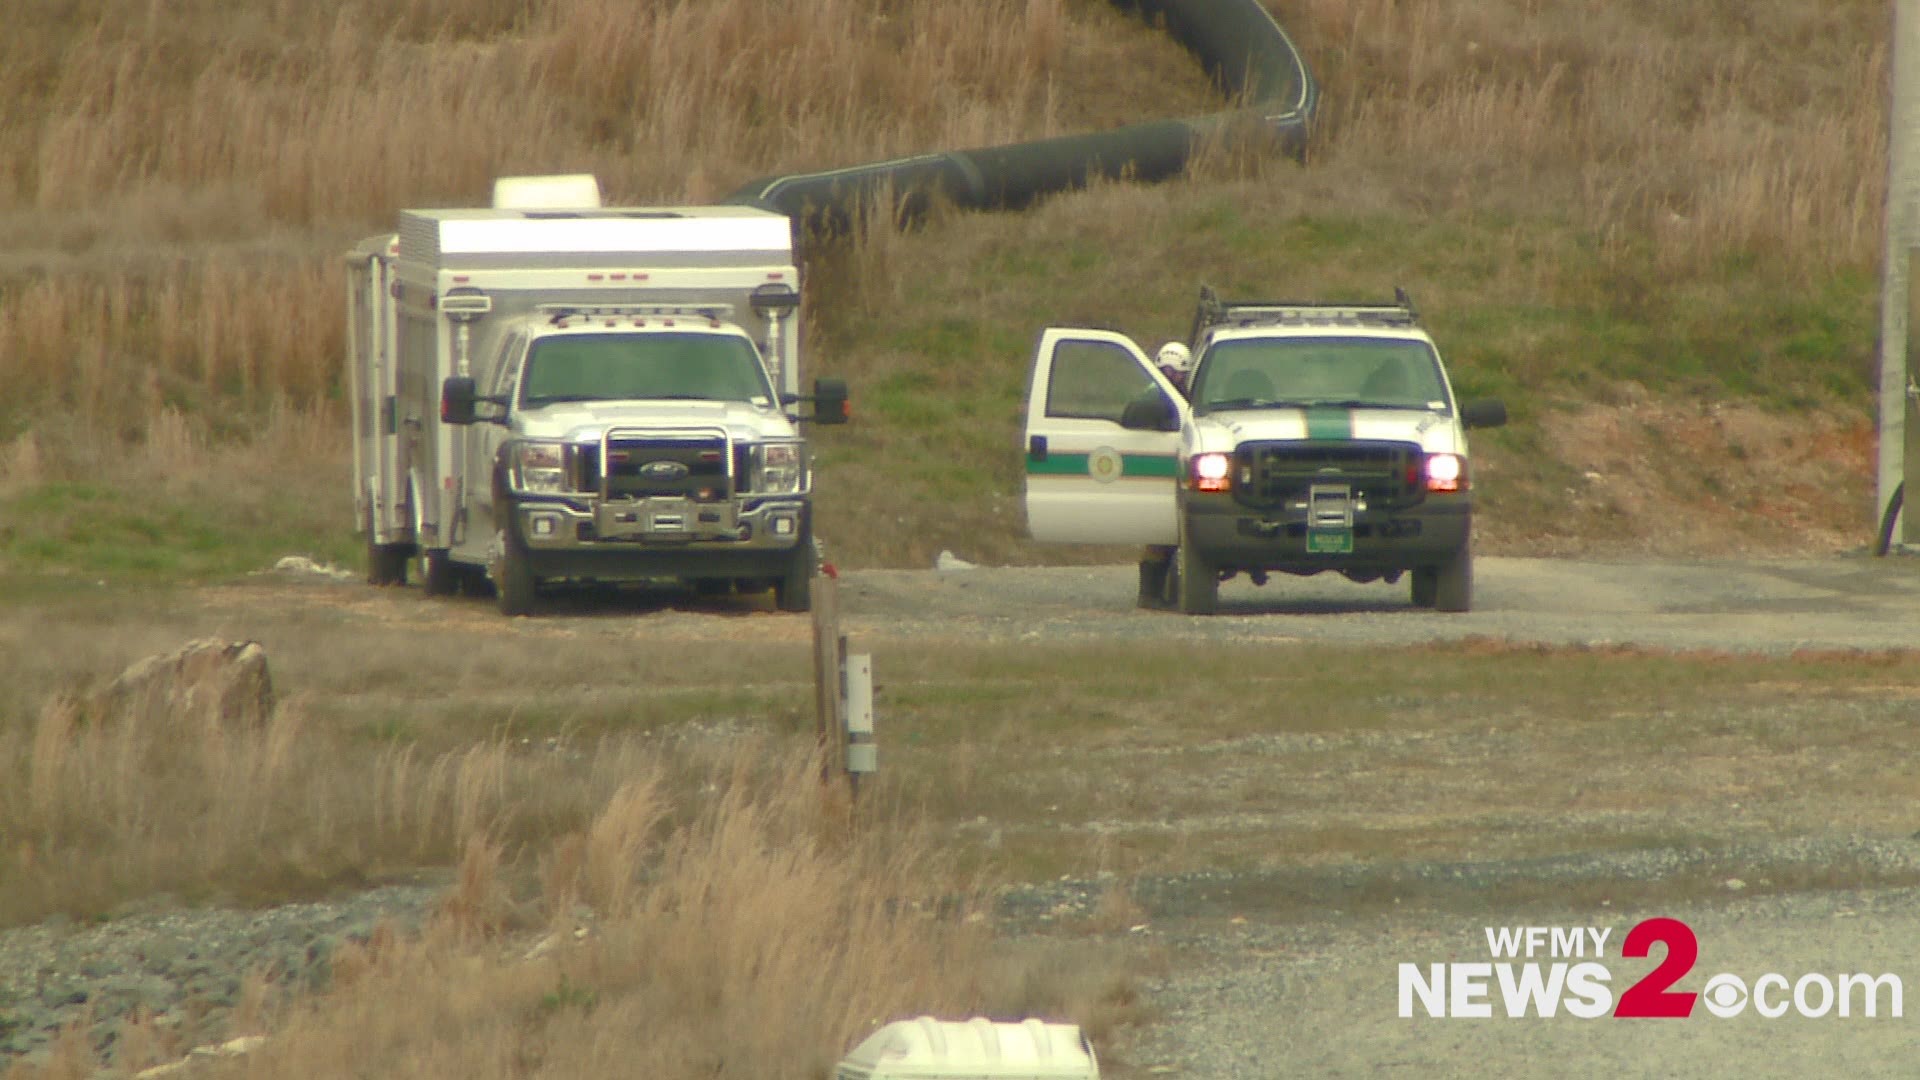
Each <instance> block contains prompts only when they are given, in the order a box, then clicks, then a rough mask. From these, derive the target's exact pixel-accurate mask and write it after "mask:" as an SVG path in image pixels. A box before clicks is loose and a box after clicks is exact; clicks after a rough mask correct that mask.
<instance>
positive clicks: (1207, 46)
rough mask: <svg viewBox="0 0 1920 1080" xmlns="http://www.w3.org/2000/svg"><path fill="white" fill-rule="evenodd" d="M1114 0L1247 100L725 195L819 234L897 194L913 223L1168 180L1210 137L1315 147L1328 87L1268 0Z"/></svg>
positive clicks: (783, 180) (897, 206)
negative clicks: (1194, 113) (937, 204)
mask: <svg viewBox="0 0 1920 1080" xmlns="http://www.w3.org/2000/svg"><path fill="white" fill-rule="evenodd" d="M1113 2H1114V4H1115V5H1116V6H1118V7H1121V8H1124V9H1126V10H1129V11H1134V12H1137V13H1139V14H1141V15H1142V16H1145V17H1147V18H1158V19H1160V20H1162V21H1163V22H1164V23H1165V25H1166V27H1167V30H1168V32H1169V33H1171V34H1172V35H1173V36H1174V37H1175V38H1176V39H1177V40H1178V41H1179V42H1180V43H1181V44H1183V45H1185V46H1186V47H1187V49H1188V50H1189V51H1191V52H1192V53H1193V54H1194V55H1195V56H1197V57H1199V58H1200V61H1201V63H1203V64H1205V65H1206V68H1207V72H1208V74H1209V75H1211V76H1212V78H1213V80H1214V85H1215V86H1216V87H1218V88H1219V89H1220V91H1221V92H1222V93H1224V94H1225V95H1227V97H1228V98H1230V99H1232V100H1233V101H1235V102H1236V103H1237V107H1236V108H1234V109H1231V110H1229V111H1227V112H1223V113H1215V114H1214V115H1211V116H1204V117H1197V118H1194V119H1188V120H1162V121H1157V122H1154V123H1147V124H1134V125H1131V126H1129V127H1123V128H1115V129H1113V130H1111V131H1102V132H1095V133H1093V134H1088V135H1066V136H1062V137H1060V138H1055V139H1040V140H1037V141H1034V142H1024V143H1013V144H1010V145H1007V146H993V147H985V148H982V149H977V150H952V151H946V152H942V153H932V154H921V155H918V156H915V157H908V158H899V159H897V160H894V161H880V162H874V163H873V164H870V165H855V166H852V167H851V168H845V169H831V170H828V171H826V172H816V173H793V174H790V175H787V176H771V177H765V178H763V179H759V180H755V181H754V182H752V183H750V184H748V185H746V186H745V187H743V188H741V189H740V190H739V191H736V192H734V193H733V194H731V195H729V196H727V197H726V198H725V199H723V200H721V201H722V202H725V203H733V204H746V205H749V206H759V207H762V208H764V209H768V210H777V211H779V212H780V213H783V214H786V215H787V216H788V217H790V218H792V219H793V220H794V223H795V224H796V226H798V227H799V228H798V231H799V232H800V233H801V235H803V236H810V235H817V234H821V233H843V232H846V231H848V230H849V229H850V228H851V227H852V225H853V224H854V222H856V221H857V220H858V219H859V216H860V214H861V212H862V210H863V209H864V208H866V207H868V206H872V205H877V204H880V203H881V201H882V200H883V199H886V200H890V201H891V204H892V206H893V214H894V218H895V220H896V221H898V222H901V223H905V222H908V221H912V220H915V219H917V218H919V217H920V216H921V215H922V214H924V213H925V212H926V211H927V209H928V208H929V207H930V206H931V205H932V204H933V202H934V201H935V200H936V199H938V200H942V201H945V202H949V203H952V204H953V205H955V206H958V207H962V208H965V209H970V210H1017V209H1021V208H1023V207H1025V206H1027V205H1029V204H1030V203H1032V202H1033V201H1034V200H1035V199H1038V198H1040V197H1042V196H1044V195H1051V194H1054V193H1056V192H1060V191H1069V190H1073V189H1075V188H1080V187H1084V186H1086V184H1087V182H1088V181H1089V180H1091V179H1093V178H1095V177H1101V178H1106V179H1122V178H1124V179H1131V180H1139V181H1147V182H1152V181H1158V180H1165V179H1168V178H1170V177H1174V176H1178V175H1180V174H1181V173H1182V172H1184V171H1186V167H1187V163H1188V161H1189V160H1191V158H1192V156H1193V153H1194V150H1195V148H1196V147H1198V146H1199V145H1200V144H1201V143H1203V142H1204V141H1206V140H1207V139H1210V138H1215V137H1222V136H1225V135H1227V134H1229V133H1230V132H1235V131H1238V132H1253V133H1259V134H1261V135H1263V136H1265V137H1267V138H1269V139H1271V140H1272V141H1273V143H1274V144H1275V147H1276V148H1277V149H1278V150H1279V151H1280V152H1282V153H1286V154H1290V155H1293V156H1295V157H1298V156H1301V155H1302V154H1303V153H1304V152H1305V150H1306V144H1307V134H1308V128H1309V126H1310V125H1311V124H1312V122H1313V116H1314V112H1315V110H1316V108H1317V107H1318V105H1319V99H1320V90H1319V85H1318V84H1317V83H1315V82H1314V79H1313V74H1312V73H1311V72H1309V71H1308V70H1307V66H1306V63H1305V61H1303V60H1302V59H1301V58H1300V52H1299V50H1298V49H1296V48H1295V47H1294V44H1293V41H1292V39H1290V38H1288V37H1287V34H1286V31H1284V30H1282V29H1281V28H1280V24H1279V23H1277V22H1275V21H1274V19H1273V16H1272V14H1270V13H1269V12H1268V11H1267V9H1266V7H1265V6H1263V5H1262V4H1261V3H1260V0H1113Z"/></svg>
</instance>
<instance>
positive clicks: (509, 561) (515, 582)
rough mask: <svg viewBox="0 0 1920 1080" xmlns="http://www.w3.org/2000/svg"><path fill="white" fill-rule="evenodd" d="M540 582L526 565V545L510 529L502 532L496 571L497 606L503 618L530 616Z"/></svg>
mask: <svg viewBox="0 0 1920 1080" xmlns="http://www.w3.org/2000/svg"><path fill="white" fill-rule="evenodd" d="M538 584H539V583H538V582H536V581H535V580H534V577H533V568H532V567H531V566H529V565H527V545H526V543H525V542H524V541H522V540H521V539H520V536H519V533H518V532H516V531H515V530H514V529H512V528H511V527H509V528H506V529H502V530H500V561H499V563H498V564H496V565H495V567H494V574H493V585H494V602H495V603H496V604H498V605H499V607H500V614H502V615H531V614H533V609H534V605H535V602H536V601H537V600H538V596H537V588H538Z"/></svg>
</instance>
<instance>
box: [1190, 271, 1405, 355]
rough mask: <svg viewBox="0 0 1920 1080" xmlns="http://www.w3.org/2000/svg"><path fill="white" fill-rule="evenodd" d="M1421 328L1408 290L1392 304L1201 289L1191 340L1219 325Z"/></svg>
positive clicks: (1398, 293) (1399, 292)
mask: <svg viewBox="0 0 1920 1080" xmlns="http://www.w3.org/2000/svg"><path fill="white" fill-rule="evenodd" d="M1307 323H1334V324H1340V325H1347V326H1418V325H1419V324H1420V312H1419V311H1418V310H1417V309H1415V308H1414V306H1413V297H1411V296H1408V295H1407V290H1405V289H1401V288H1395V289H1394V290H1393V300H1392V302H1391V303H1377V302H1376V303H1367V302H1353V301H1326V300H1222V299H1220V294H1219V293H1216V292H1214V291H1213V286H1211V285H1202V286H1200V304H1199V307H1198V308H1197V309H1196V310H1195V311H1194V313H1193V333H1192V334H1191V335H1190V337H1191V340H1193V341H1195V342H1197V341H1199V340H1200V335H1201V334H1202V333H1203V332H1205V331H1206V330H1208V329H1211V328H1212V327H1215V326H1227V325H1233V326H1261V325H1289V324H1292V325H1303V324H1307Z"/></svg>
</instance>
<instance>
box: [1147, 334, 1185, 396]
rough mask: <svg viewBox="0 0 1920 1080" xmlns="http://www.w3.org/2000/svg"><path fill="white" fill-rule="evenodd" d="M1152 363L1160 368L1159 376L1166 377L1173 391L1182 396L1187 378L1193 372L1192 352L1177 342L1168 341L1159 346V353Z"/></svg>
mask: <svg viewBox="0 0 1920 1080" xmlns="http://www.w3.org/2000/svg"><path fill="white" fill-rule="evenodd" d="M1154 363H1155V364H1157V365H1158V366H1159V368H1160V374H1162V375H1165V376H1166V377H1167V381H1168V382H1170V383H1172V384H1173V387H1174V389H1176V390H1178V391H1180V392H1181V393H1182V394H1184V393H1186V392H1187V376H1188V374H1190V373H1191V372H1192V371H1193V352H1192V351H1191V350H1190V349H1188V348H1187V347H1186V346H1185V345H1182V344H1180V343H1179V342H1177V341H1169V342H1167V343H1166V344H1165V345H1162V346H1160V352H1159V354H1158V355H1157V356H1155V357H1154Z"/></svg>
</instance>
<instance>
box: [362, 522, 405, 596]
mask: <svg viewBox="0 0 1920 1080" xmlns="http://www.w3.org/2000/svg"><path fill="white" fill-rule="evenodd" d="M361 525H362V526H363V527H364V528H365V529H366V532H367V584H369V585H405V584H406V583H407V545H405V544H376V543H374V542H373V507H371V506H369V507H367V512H366V516H365V518H364V519H362V521H361Z"/></svg>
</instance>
